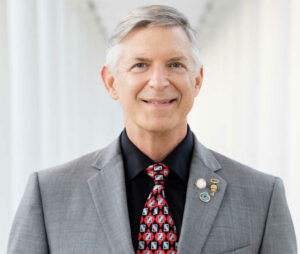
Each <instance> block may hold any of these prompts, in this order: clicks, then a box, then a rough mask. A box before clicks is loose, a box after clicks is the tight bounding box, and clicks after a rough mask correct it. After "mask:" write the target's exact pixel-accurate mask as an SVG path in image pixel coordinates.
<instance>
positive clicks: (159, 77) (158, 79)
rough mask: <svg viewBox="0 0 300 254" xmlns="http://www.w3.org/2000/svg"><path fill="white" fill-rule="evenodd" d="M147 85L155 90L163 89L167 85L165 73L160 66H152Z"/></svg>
mask: <svg viewBox="0 0 300 254" xmlns="http://www.w3.org/2000/svg"><path fill="white" fill-rule="evenodd" d="M149 85H150V86H151V87H153V88H155V89H164V88H165V87H167V86H168V85H169V80H168V76H167V73H165V69H164V68H163V67H162V66H153V70H152V72H151V76H150V80H149Z"/></svg>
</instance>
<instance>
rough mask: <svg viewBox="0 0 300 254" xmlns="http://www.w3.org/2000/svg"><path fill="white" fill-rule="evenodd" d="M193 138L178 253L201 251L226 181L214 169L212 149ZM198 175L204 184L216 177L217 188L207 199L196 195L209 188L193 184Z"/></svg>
mask: <svg viewBox="0 0 300 254" xmlns="http://www.w3.org/2000/svg"><path fill="white" fill-rule="evenodd" d="M194 140H195V148H194V154H193V159H192V162H191V168H190V176H189V181H188V186H187V194H186V201H185V208H184V214H183V221H182V229H181V235H180V239H179V242H178V254H199V253H201V251H202V249H203V247H204V245H205V241H206V239H207V237H208V235H209V232H210V230H211V228H212V226H213V223H214V220H215V218H216V215H217V213H218V211H219V209H220V206H221V203H222V200H223V197H224V193H225V190H226V185H227V183H226V181H225V180H224V179H222V178H221V177H220V176H219V175H217V174H216V173H215V172H214V171H216V170H218V169H220V168H221V166H220V164H219V163H218V161H217V160H216V159H215V157H214V155H213V154H212V152H210V151H209V150H208V149H207V148H205V147H204V146H203V145H201V144H200V143H199V142H198V141H197V139H196V137H195V139H194ZM199 178H203V179H205V180H206V182H207V184H209V182H210V179H212V178H217V179H219V181H220V182H219V184H218V187H219V191H218V192H216V193H215V195H214V196H210V201H209V202H207V203H205V202H203V201H201V200H200V198H199V195H200V193H201V192H207V193H210V192H209V188H208V187H206V188H205V189H199V188H197V186H196V185H195V183H196V181H197V179H199Z"/></svg>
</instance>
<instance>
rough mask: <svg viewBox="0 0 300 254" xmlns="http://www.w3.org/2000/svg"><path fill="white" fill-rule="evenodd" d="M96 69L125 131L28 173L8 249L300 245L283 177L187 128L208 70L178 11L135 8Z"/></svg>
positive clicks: (272, 248)
mask: <svg viewBox="0 0 300 254" xmlns="http://www.w3.org/2000/svg"><path fill="white" fill-rule="evenodd" d="M101 76H102V79H103V83H104V85H105V87H106V89H107V91H108V93H109V94H110V96H111V97H112V98H113V99H115V100H120V103H121V106H122V109H123V113H124V119H125V129H124V131H123V132H122V133H121V135H120V137H119V138H118V139H117V140H115V141H114V142H113V143H112V144H110V145H109V146H108V147H106V148H104V149H102V150H99V151H96V152H92V153H90V154H87V155H84V156H82V157H80V158H78V159H75V160H73V161H71V162H68V163H66V164H64V165H60V166H57V167H55V168H52V169H47V170H44V171H40V172H36V173H33V174H32V175H31V177H30V180H29V183H28V186H27V189H26V191H25V194H24V197H23V199H22V202H21V204H20V207H19V209H18V212H17V214H16V217H15V221H14V224H13V227H12V230H11V235H10V241H9V246H8V253H18V254H19V253H26V254H27V253H28V254H29V253H30V254H33V253H36V254H38V253H40V254H42V253H43V254H45V253H63V254H67V253H89V254H93V253H97V254H99V253H101V254H109V253H111V254H119V253H120V254H121V253H129V254H133V253H153V254H154V253H155V254H159V253H164V254H172V253H173V254H174V253H179V254H196V253H197V254H199V253H210V254H213V253H240V254H242V253H249V254H250V253H265V254H276V253H284V254H289V253H296V240H295V233H294V229H293V225H292V220H291V217H290V213H289V209H288V207H287V203H286V199H285V193H284V187H283V184H282V181H281V180H280V179H279V178H277V177H273V176H270V175H266V174H263V173H260V172H258V171H256V170H254V169H251V168H249V167H247V166H245V165H242V164H240V163H238V162H236V161H233V160H231V159H229V158H227V157H225V156H223V155H221V154H218V153H216V152H214V151H211V150H209V149H207V148H205V147H204V146H203V145H202V144H200V143H199V141H198V140H197V138H196V137H195V136H194V135H193V133H192V132H191V130H190V128H189V126H188V125H187V115H188V113H189V111H190V110H191V108H192V105H193V102H194V98H195V97H196V96H197V94H198V92H199V90H200V88H201V84H202V80H203V67H202V65H201V64H200V58H199V54H198V50H197V45H196V40H195V36H194V34H193V31H192V29H191V28H190V25H189V23H188V21H187V20H186V18H185V17H184V16H183V15H182V14H181V13H179V12H178V11H177V10H175V9H174V8H171V7H166V6H158V5H156V6H147V7H141V8H138V9H136V10H134V11H132V12H131V13H130V14H129V15H128V16H127V17H126V18H125V19H124V20H123V21H122V22H121V23H119V25H118V26H117V28H116V30H115V32H114V34H113V35H112V37H111V39H110V41H109V49H108V53H107V64H106V65H104V67H103V68H102V71H101Z"/></svg>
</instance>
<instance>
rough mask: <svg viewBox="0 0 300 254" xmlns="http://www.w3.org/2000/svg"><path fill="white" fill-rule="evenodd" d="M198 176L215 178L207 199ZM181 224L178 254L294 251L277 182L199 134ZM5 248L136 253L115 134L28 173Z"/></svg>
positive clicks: (27, 252)
mask: <svg viewBox="0 0 300 254" xmlns="http://www.w3.org/2000/svg"><path fill="white" fill-rule="evenodd" d="M195 140H196V138H195ZM198 178H204V179H206V181H208V182H209V180H210V179H211V178H217V179H219V180H220V183H219V191H218V192H217V193H216V194H215V195H214V196H212V197H211V200H210V202H208V203H205V202H203V201H201V200H200V199H199V194H200V193H201V192H202V191H205V190H200V189H198V188H197V187H196V186H195V182H196V180H197V179H198ZM206 191H208V189H206ZM182 223H183V224H182V230H181V235H180V239H179V243H178V254H199V253H203V254H208V253H209V254H215V253H235V254H246V253H247V254H250V253H264V254H276V253H278V254H279V253H280V254H292V253H294V254H295V253H296V252H297V250H296V239H295V233H294V229H293V224H292V220H291V216H290V212H289V209H288V207H287V203H286V199H285V192H284V187H283V184H282V181H281V180H280V179H279V178H276V177H273V176H269V175H266V174H263V173H260V172H258V171H256V170H254V169H251V168H248V167H247V166H244V165H242V164H240V163H238V162H236V161H233V160H231V159H229V158H226V157H225V156H223V155H220V154H218V153H216V152H214V151H211V150H209V149H207V148H205V147H204V146H203V145H201V144H200V143H199V142H198V141H195V147H194V153H193V158H192V162H191V169H190V175H189V180H188V187H187V194H186V203H185V209H184V215H183V222H182ZM8 253H9V254H47V253H52V254H69V253H72V254H75V253H78V254H79V253H80V254H134V250H133V245H132V240H131V233H130V223H129V217H128V209H127V200H126V188H125V178H124V170H123V161H122V155H121V152H120V145H119V141H118V140H116V141H114V142H113V143H112V144H110V145H109V146H108V147H106V148H104V149H102V150H99V151H96V152H92V153H89V154H87V155H84V156H82V157H80V158H78V159H75V160H73V161H71V162H68V163H66V164H64V165H60V166H57V167H54V168H51V169H47V170H44V171H40V172H37V173H33V174H32V175H31V177H30V179H29V182H28V185H27V188H26V191H25V194H24V196H23V199H22V201H21V203H20V206H19V209H18V211H17V214H16V217H15V220H14V223H13V226H12V229H11V234H10V239H9V244H8Z"/></svg>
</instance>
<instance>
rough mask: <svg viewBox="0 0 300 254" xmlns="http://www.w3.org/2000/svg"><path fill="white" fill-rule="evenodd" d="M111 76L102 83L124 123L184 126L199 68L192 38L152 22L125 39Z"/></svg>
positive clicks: (143, 126) (147, 127)
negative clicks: (153, 25) (117, 106)
mask: <svg viewBox="0 0 300 254" xmlns="http://www.w3.org/2000/svg"><path fill="white" fill-rule="evenodd" d="M111 75H112V76H111V78H110V86H109V88H108V87H107V85H106V87H107V88H108V90H109V92H110V95H111V96H112V97H113V98H114V99H119V100H120V103H121V106H122V109H123V112H124V119H125V125H126V128H133V129H134V130H137V129H138V130H145V131H150V132H165V131H170V130H173V129H175V128H182V127H184V128H185V127H186V124H187V114H188V113H189V111H190V110H191V108H192V105H193V102H194V98H195V97H196V95H197V94H198V92H199V89H200V87H201V83H202V75H203V69H202V68H201V69H199V70H197V71H196V72H195V63H194V61H193V58H192V50H191V42H190V40H189V39H188V37H187V35H186V33H185V32H184V30H183V29H182V28H181V27H174V26H173V27H151V28H138V29H134V30H133V31H131V32H130V33H129V34H128V35H127V36H126V37H125V38H124V39H123V41H122V42H121V44H120V56H119V59H118V62H117V65H116V70H115V72H114V75H113V74H112V73H111ZM103 79H104V80H105V78H103Z"/></svg>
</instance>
